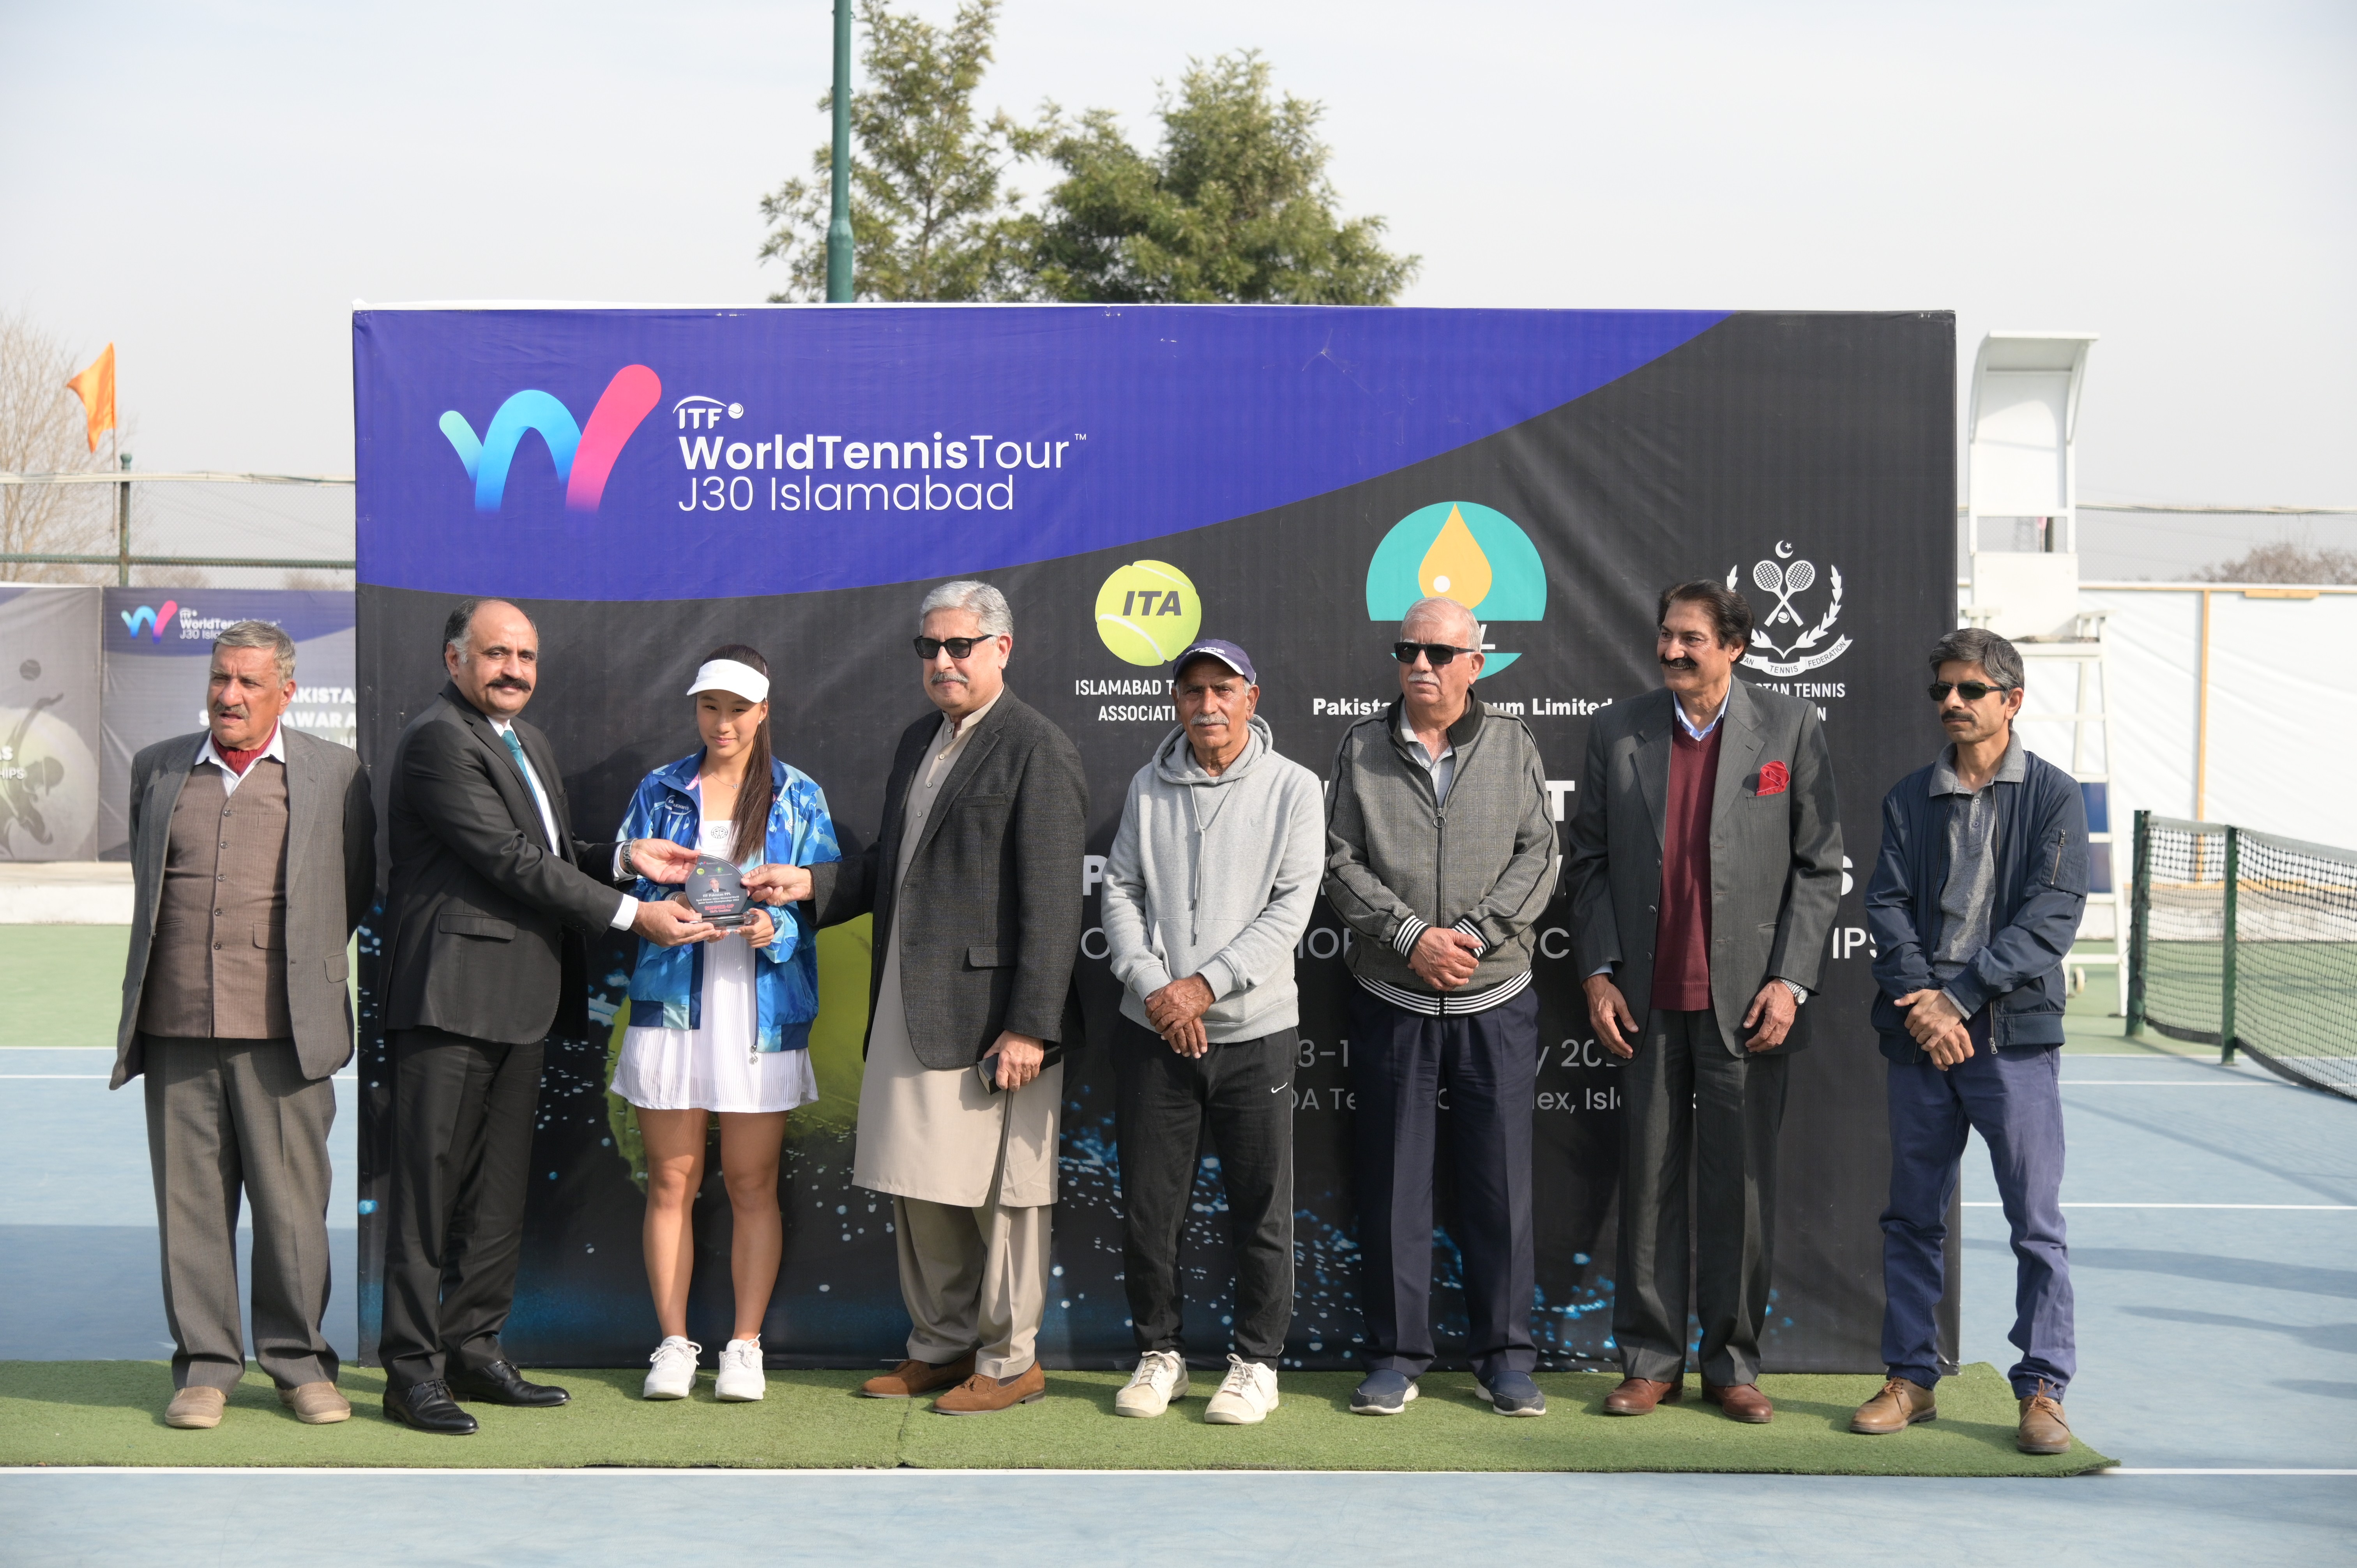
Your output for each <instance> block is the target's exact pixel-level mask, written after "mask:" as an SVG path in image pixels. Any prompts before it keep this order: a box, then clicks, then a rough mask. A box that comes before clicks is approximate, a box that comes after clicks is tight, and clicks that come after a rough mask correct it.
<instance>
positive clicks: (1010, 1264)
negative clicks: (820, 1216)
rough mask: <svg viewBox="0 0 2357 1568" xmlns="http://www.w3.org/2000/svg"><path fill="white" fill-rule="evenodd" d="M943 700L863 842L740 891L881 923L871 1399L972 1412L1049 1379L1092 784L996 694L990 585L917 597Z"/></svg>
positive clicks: (925, 661) (872, 1143) (773, 870)
mask: <svg viewBox="0 0 2357 1568" xmlns="http://www.w3.org/2000/svg"><path fill="white" fill-rule="evenodd" d="M917 614H918V627H917V633H918V635H917V638H916V652H917V660H918V670H919V672H920V677H921V678H922V680H923V682H924V688H925V695H926V696H927V697H928V698H930V699H931V702H932V704H933V708H934V710H935V711H934V712H932V713H930V714H926V715H925V716H924V717H923V718H921V719H919V720H918V721H917V722H916V723H915V724H912V725H909V727H908V729H907V730H906V731H905V732H903V734H902V735H901V736H900V745H899V751H898V752H897V754H896V755H895V756H894V757H893V759H892V770H891V773H890V774H889V775H888V778H887V779H886V781H885V785H884V813H883V818H882V821H881V823H880V825H879V826H878V828H877V833H876V838H875V842H874V843H870V844H869V845H868V846H867V849H866V852H865V853H864V854H858V855H847V856H845V858H844V859H843V860H841V861H839V862H836V863H834V864H833V865H816V866H812V867H810V868H808V870H807V871H805V870H804V869H803V868H802V867H800V866H790V865H778V866H764V867H761V868H760V869H759V870H756V871H754V872H751V873H749V874H748V875H747V876H746V879H745V881H746V886H748V887H750V888H753V889H755V890H756V891H757V892H758V893H759V895H760V896H761V897H764V898H765V899H767V900H769V901H771V902H778V903H785V902H793V901H797V900H799V899H801V898H803V897H808V898H810V899H811V900H812V908H813V912H814V914H815V917H816V923H817V924H818V925H821V926H833V925H839V924H841V923H842V922H844V921H845V920H849V919H853V918H856V917H858V916H861V915H869V914H872V915H873V916H874V917H875V930H874V934H873V939H872V940H873V943H874V951H875V954H876V962H875V965H874V967H873V969H872V970H871V972H870V974H871V978H870V979H869V982H868V999H867V1002H868V1004H867V1018H868V1024H867V1046H866V1059H867V1067H866V1073H865V1075H864V1077H863V1078H862V1079H861V1080H860V1089H859V1141H858V1148H857V1153H856V1157H855V1159H854V1161H853V1165H852V1180H854V1181H856V1182H857V1183H858V1184H859V1185H860V1186H861V1187H866V1188H868V1189H869V1190H870V1191H874V1192H881V1193H887V1194H889V1195H890V1197H891V1198H892V1230H893V1238H894V1240H895V1241H896V1242H897V1243H898V1245H899V1262H900V1297H901V1300H902V1301H903V1302H904V1303H905V1304H906V1305H907V1306H908V1309H909V1319H910V1329H909V1343H908V1359H906V1360H904V1361H902V1362H901V1363H900V1365H899V1367H898V1368H897V1369H894V1370H892V1371H890V1372H887V1373H885V1374H884V1375H883V1376H881V1377H878V1378H871V1379H869V1380H868V1381H867V1383H866V1386H865V1387H863V1388H862V1389H861V1390H860V1391H861V1392H862V1393H864V1394H866V1395H867V1396H868V1397H870V1398H872V1399H908V1398H911V1397H913V1396H915V1395H919V1394H926V1393H931V1392H933V1391H937V1390H945V1392H943V1393H942V1397H941V1398H940V1399H939V1400H938V1401H937V1402H935V1404H934V1406H933V1408H934V1409H935V1410H937V1411H939V1412H942V1414H944V1415H982V1414H986V1413H989V1412H996V1411H1003V1410H1006V1409H1008V1408H1010V1407H1012V1406H1014V1405H1017V1404H1028V1403H1029V1402H1032V1401H1035V1400H1037V1399H1039V1397H1040V1396H1041V1395H1042V1394H1043V1393H1045V1392H1046V1391H1047V1382H1046V1380H1045V1379H1044V1378H1043V1377H1042V1375H1041V1373H1040V1370H1039V1356H1038V1352H1037V1345H1038V1340H1039V1319H1040V1316H1041V1315H1042V1314H1043V1313H1044V1312H1045V1311H1046V1309H1047V1305H1048V1283H1049V1266H1050V1265H1049V1257H1048V1240H1049V1209H1050V1208H1051V1207H1052V1206H1053V1205H1054V1203H1055V1201H1056V1132H1057V1122H1058V1112H1059V1111H1060V1109H1061V1106H1062V1102H1063V1080H1064V1067H1063V1061H1064V1053H1066V1052H1067V1051H1069V1050H1071V1049H1072V1048H1074V1047H1077V1046H1078V1045H1079V1044H1080V1039H1081V1036H1080V1005H1079V999H1078V997H1077V996H1076V994H1075V993H1074V992H1073V990H1072V961H1073V958H1074V956H1075V955H1076V954H1077V953H1078V951H1079V949H1080V941H1081V882H1080V876H1079V870H1080V864H1081V855H1082V851H1083V850H1084V849H1085V848H1086V847H1087V846H1086V843H1085V838H1086V832H1087V817H1088V784H1087V781H1086V779H1085V778H1084V777H1083V776H1082V771H1081V754H1080V752H1079V751H1078V750H1077V749H1076V748H1075V747H1074V746H1073V745H1072V742H1071V737H1069V736H1066V735H1065V734H1064V732H1063V731H1062V730H1060V729H1058V728H1057V727H1056V726H1055V725H1053V724H1051V723H1049V721H1048V719H1046V718H1045V717H1043V716H1042V715H1041V714H1039V712H1038V710H1036V709H1034V708H1032V707H1031V706H1029V705H1028V703H1024V702H1022V701H1021V700H1019V699H1018V698H1017V696H1016V695H1015V693H1012V692H1010V691H1008V690H1007V689H1006V660H1007V656H1008V655H1009V654H1010V653H1012V652H1013V651H1014V648H1015V618H1014V615H1013V613H1012V612H1011V611H1010V610H1009V609H1008V608H1007V606H1006V596H1004V595H1002V594H1001V593H999V591H998V590H997V589H996V588H994V587H992V586H991V585H989V584H987V583H977V582H956V583H944V584H942V585H941V586H940V587H938V588H935V589H934V590H933V591H932V592H931V593H930V594H927V595H926V596H925V599H924V603H923V604H922V605H921V606H920V607H919V609H918V612H917Z"/></svg>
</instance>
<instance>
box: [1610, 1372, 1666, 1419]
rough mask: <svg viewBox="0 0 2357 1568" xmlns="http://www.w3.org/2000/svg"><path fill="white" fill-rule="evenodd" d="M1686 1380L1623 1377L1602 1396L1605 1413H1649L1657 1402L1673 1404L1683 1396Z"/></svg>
mask: <svg viewBox="0 0 2357 1568" xmlns="http://www.w3.org/2000/svg"><path fill="white" fill-rule="evenodd" d="M1685 1392H1686V1380H1684V1378H1680V1379H1679V1380H1677V1381H1676V1382H1674V1383H1657V1382H1655V1381H1653V1380H1652V1379H1651V1378H1623V1379H1621V1380H1620V1387H1619V1388H1617V1389H1614V1390H1613V1391H1611V1392H1610V1393H1609V1394H1606V1395H1605V1396H1604V1413H1605V1414H1607V1415H1651V1414H1652V1411H1653V1407H1654V1406H1655V1405H1657V1404H1675V1403H1677V1402H1678V1401H1680V1400H1682V1399H1684V1397H1685Z"/></svg>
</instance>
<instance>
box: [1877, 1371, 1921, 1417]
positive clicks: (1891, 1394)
mask: <svg viewBox="0 0 2357 1568" xmlns="http://www.w3.org/2000/svg"><path fill="white" fill-rule="evenodd" d="M1882 1391H1883V1394H1884V1395H1885V1396H1886V1397H1887V1398H1889V1400H1890V1402H1892V1403H1894V1404H1896V1405H1897V1406H1898V1407H1899V1409H1900V1413H1902V1414H1912V1413H1913V1412H1914V1409H1915V1402H1914V1400H1913V1399H1911V1398H1910V1396H1909V1394H1908V1391H1907V1380H1906V1379H1904V1378H1892V1379H1890V1380H1889V1381H1887V1382H1885V1383H1884V1384H1883V1385H1882Z"/></svg>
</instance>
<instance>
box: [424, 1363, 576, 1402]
mask: <svg viewBox="0 0 2357 1568" xmlns="http://www.w3.org/2000/svg"><path fill="white" fill-rule="evenodd" d="M450 1397H451V1398H453V1399H462V1400H480V1401H482V1402H484V1403H485V1404H513V1405H524V1406H527V1407H540V1406H546V1405H554V1404H564V1403H565V1402H567V1401H568V1400H570V1399H572V1397H573V1396H572V1395H571V1394H568V1393H566V1392H565V1391H564V1390H563V1389H560V1388H558V1387H557V1386H556V1385H555V1384H554V1383H528V1382H525V1381H524V1380H523V1374H522V1372H519V1371H517V1370H516V1369H515V1363H514V1362H512V1361H494V1362H492V1363H491V1364H490V1366H488V1367H485V1368H484V1369H482V1370H480V1371H477V1372H463V1371H454V1372H452V1373H451V1374H450Z"/></svg>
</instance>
